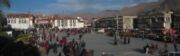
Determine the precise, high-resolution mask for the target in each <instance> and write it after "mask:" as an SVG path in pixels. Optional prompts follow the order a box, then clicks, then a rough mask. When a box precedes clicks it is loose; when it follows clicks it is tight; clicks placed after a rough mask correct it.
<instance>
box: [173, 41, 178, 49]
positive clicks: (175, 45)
mask: <svg viewBox="0 0 180 56" xmlns="http://www.w3.org/2000/svg"><path fill="white" fill-rule="evenodd" d="M173 46H174V50H175V52H177V51H178V48H177V43H176V42H175V41H174V43H173Z"/></svg>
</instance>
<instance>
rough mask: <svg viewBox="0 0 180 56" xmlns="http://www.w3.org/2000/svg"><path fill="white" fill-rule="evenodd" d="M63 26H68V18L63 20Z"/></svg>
mask: <svg viewBox="0 0 180 56" xmlns="http://www.w3.org/2000/svg"><path fill="white" fill-rule="evenodd" d="M61 26H62V27H64V26H67V20H64V19H63V20H62V22H61Z"/></svg>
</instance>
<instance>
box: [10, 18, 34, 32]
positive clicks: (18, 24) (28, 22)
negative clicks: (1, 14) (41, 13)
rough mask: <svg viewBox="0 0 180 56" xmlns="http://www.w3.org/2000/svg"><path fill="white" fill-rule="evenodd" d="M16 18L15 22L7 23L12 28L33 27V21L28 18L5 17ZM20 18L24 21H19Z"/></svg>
mask: <svg viewBox="0 0 180 56" xmlns="http://www.w3.org/2000/svg"><path fill="white" fill-rule="evenodd" d="M12 19H16V23H8V24H9V25H11V27H12V28H13V29H28V28H29V27H33V21H32V20H30V18H7V20H12ZM20 19H25V20H26V23H19V20H20Z"/></svg>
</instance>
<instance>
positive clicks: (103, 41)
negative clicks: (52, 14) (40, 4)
mask: <svg viewBox="0 0 180 56" xmlns="http://www.w3.org/2000/svg"><path fill="white" fill-rule="evenodd" d="M59 36H65V33H59ZM78 36H79V35H70V37H69V38H68V39H69V40H72V39H75V40H76V39H77V38H78ZM82 39H83V40H85V42H86V49H91V50H93V51H94V56H101V54H102V52H105V53H108V54H112V55H113V56H148V55H150V56H158V54H157V53H158V51H157V52H156V53H155V54H153V55H151V54H145V53H144V51H143V47H144V46H145V45H146V44H148V43H149V44H150V43H156V44H158V47H159V49H162V48H163V46H164V43H163V42H158V41H154V40H148V39H144V40H143V39H141V38H131V42H130V44H123V43H122V42H119V44H118V45H113V37H108V36H105V35H104V34H101V33H87V34H85V35H84V36H83V37H82ZM179 46H180V45H178V49H180V47H179ZM61 50H62V49H61V48H58V52H61ZM168 51H169V52H173V51H174V48H173V44H171V43H169V44H168ZM56 55H58V54H55V53H53V52H52V50H50V52H49V54H48V56H56ZM42 56H47V55H46V54H43V55H42Z"/></svg>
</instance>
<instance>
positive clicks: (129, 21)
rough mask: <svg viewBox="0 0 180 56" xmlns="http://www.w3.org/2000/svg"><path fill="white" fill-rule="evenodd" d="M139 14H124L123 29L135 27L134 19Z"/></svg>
mask: <svg viewBox="0 0 180 56" xmlns="http://www.w3.org/2000/svg"><path fill="white" fill-rule="evenodd" d="M134 18H137V16H123V29H133V28H134V26H133V23H134V22H133V19H134Z"/></svg>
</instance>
